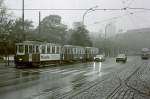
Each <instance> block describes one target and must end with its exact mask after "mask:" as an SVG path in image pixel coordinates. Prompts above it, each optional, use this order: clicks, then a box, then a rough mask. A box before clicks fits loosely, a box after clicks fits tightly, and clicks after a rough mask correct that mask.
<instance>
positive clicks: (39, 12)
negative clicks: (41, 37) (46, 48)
mask: <svg viewBox="0 0 150 99" xmlns="http://www.w3.org/2000/svg"><path fill="white" fill-rule="evenodd" d="M40 33H41V12H40V11H39V34H40Z"/></svg>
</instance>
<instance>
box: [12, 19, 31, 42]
mask: <svg viewBox="0 0 150 99" xmlns="http://www.w3.org/2000/svg"><path fill="white" fill-rule="evenodd" d="M24 34H25V35H24ZM24 34H23V29H22V19H21V18H19V19H16V20H14V22H13V24H12V27H11V34H10V39H11V40H13V41H15V42H18V41H22V40H23V36H25V38H26V40H28V39H31V38H32V37H31V35H32V36H33V25H32V21H29V20H25V21H24Z"/></svg>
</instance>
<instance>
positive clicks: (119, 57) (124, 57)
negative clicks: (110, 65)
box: [116, 54, 127, 63]
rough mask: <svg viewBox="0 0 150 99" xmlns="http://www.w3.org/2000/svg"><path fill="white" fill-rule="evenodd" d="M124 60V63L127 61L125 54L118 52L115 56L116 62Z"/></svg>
mask: <svg viewBox="0 0 150 99" xmlns="http://www.w3.org/2000/svg"><path fill="white" fill-rule="evenodd" d="M120 61H122V62H124V63H126V61H127V56H126V55H125V54H119V55H118V56H117V57H116V62H120Z"/></svg>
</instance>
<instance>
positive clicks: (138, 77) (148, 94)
mask: <svg viewBox="0 0 150 99" xmlns="http://www.w3.org/2000/svg"><path fill="white" fill-rule="evenodd" d="M147 65H148V64H146V63H144V66H142V67H141V68H140V69H141V70H140V69H139V70H140V71H137V72H136V75H135V77H136V79H138V81H139V82H141V83H143V84H144V86H145V84H146V83H145V81H142V80H141V75H142V74H143V71H144V70H145V68H144V67H145V66H147ZM130 78H131V77H130ZM130 78H129V79H128V80H127V81H126V82H125V84H126V86H128V87H129V88H130V89H132V90H134V91H135V92H136V93H137V94H141V95H145V96H150V93H149V92H150V88H149V87H147V86H146V87H145V88H147V89H148V90H149V92H148V93H146V92H143V91H141V90H139V89H138V88H135V87H134V86H131V85H130V84H129V83H128V82H129V80H130ZM144 86H143V87H144Z"/></svg>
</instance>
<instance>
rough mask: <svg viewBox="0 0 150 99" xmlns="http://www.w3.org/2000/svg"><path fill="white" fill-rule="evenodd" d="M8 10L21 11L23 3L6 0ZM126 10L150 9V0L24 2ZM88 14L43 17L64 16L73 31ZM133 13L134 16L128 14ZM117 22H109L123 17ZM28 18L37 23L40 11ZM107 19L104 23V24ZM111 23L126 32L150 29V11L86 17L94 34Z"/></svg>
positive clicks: (33, 5) (44, 13)
mask: <svg viewBox="0 0 150 99" xmlns="http://www.w3.org/2000/svg"><path fill="white" fill-rule="evenodd" d="M5 5H6V6H7V7H8V8H22V0H5ZM96 5H97V6H98V8H106V9H107V8H123V7H125V6H128V5H129V6H130V7H139V8H141V7H144V8H150V7H149V5H150V0H25V8H35V9H36V8H37V9H38V8H41V9H42V8H43V9H44V8H48V9H51V8H52V9H58V8H60V9H61V8H63V9H64V8H73V9H75V8H77V9H79V8H86V9H88V8H91V7H94V6H96ZM84 12H85V11H41V15H42V18H44V17H45V16H47V15H52V14H57V15H60V16H61V17H62V21H63V23H64V24H67V25H68V27H69V28H70V27H71V26H72V23H73V22H76V21H82V15H83V13H84ZM130 12H134V14H132V15H131V14H130V15H127V14H129V13H130ZM135 12H136V13H135ZM13 13H14V16H21V15H22V12H21V11H13ZM122 15H125V16H124V17H120V18H118V19H113V20H108V19H110V18H113V17H117V16H122ZM25 19H29V20H32V21H33V22H34V25H37V24H38V11H25ZM104 20H105V21H104ZM110 22H112V23H113V24H114V25H115V27H116V30H117V31H118V30H120V29H122V30H127V29H134V28H143V27H150V11H144V10H128V11H97V10H96V11H94V12H91V13H88V14H87V15H86V17H85V25H87V28H88V30H90V31H91V32H98V31H101V30H102V31H104V28H105V26H106V24H108V23H110Z"/></svg>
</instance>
